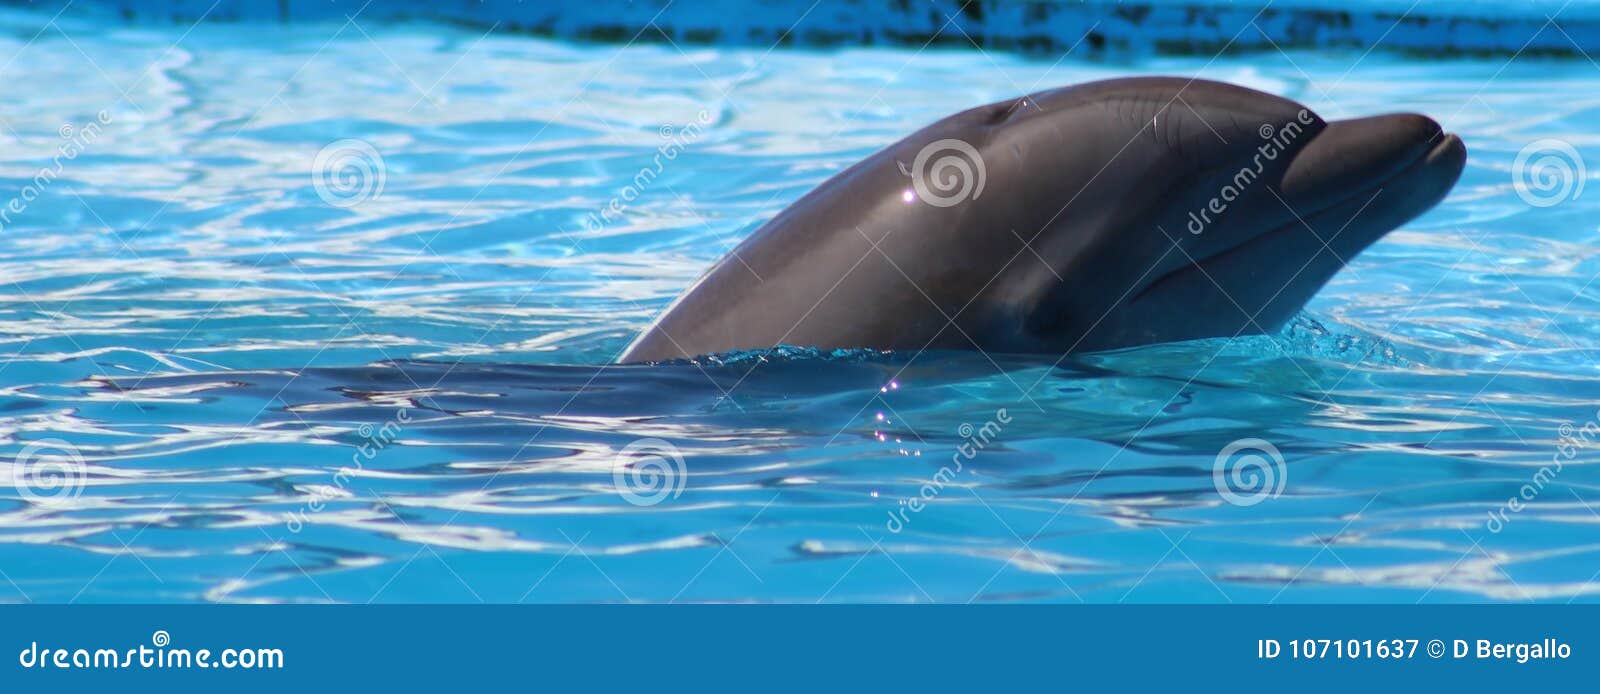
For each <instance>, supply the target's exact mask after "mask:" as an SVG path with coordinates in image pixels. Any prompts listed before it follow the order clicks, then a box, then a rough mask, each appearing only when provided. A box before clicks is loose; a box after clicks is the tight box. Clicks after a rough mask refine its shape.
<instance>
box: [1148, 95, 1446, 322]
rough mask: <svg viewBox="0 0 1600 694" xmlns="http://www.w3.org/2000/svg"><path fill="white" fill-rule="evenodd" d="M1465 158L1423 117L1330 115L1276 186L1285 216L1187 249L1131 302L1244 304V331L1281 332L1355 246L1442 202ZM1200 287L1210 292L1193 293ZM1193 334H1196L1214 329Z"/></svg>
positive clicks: (1357, 249) (1355, 250)
mask: <svg viewBox="0 0 1600 694" xmlns="http://www.w3.org/2000/svg"><path fill="white" fill-rule="evenodd" d="M1466 156H1467V155H1466V145H1465V144H1464V143H1463V142H1462V141H1461V138H1459V137H1457V136H1456V135H1454V134H1452V133H1447V132H1444V130H1443V129H1442V128H1440V126H1439V124H1438V123H1437V122H1435V121H1434V120H1433V119H1431V118H1428V117H1426V116H1422V115H1417V114H1392V115H1384V116H1375V117H1371V118H1359V119H1351V120H1344V121H1333V122H1330V123H1328V124H1327V126H1326V127H1325V128H1323V130H1322V131H1321V132H1319V133H1317V134H1316V135H1315V136H1314V137H1313V138H1312V139H1311V140H1310V141H1308V142H1307V143H1306V144H1305V146H1304V147H1302V148H1301V149H1300V150H1299V151H1298V152H1297V153H1296V154H1295V156H1294V158H1293V159H1292V160H1291V161H1290V162H1289V164H1288V167H1287V169H1286V170H1285V173H1284V174H1283V176H1282V178H1281V179H1280V180H1279V181H1277V182H1274V183H1272V184H1270V185H1271V186H1272V187H1273V190H1272V194H1273V195H1275V196H1277V198H1278V201H1276V203H1281V207H1282V208H1283V209H1282V210H1281V211H1282V214H1283V216H1282V217H1281V218H1277V217H1274V218H1271V219H1269V220H1268V221H1267V224H1266V225H1265V228H1264V229H1262V230H1260V231H1259V232H1257V233H1255V234H1253V235H1250V236H1248V237H1245V238H1243V239H1242V240H1240V241H1239V242H1237V243H1234V244H1232V245H1231V246H1229V247H1226V248H1222V249H1219V250H1217V251H1216V252H1214V253H1212V254H1209V255H1205V256H1201V255H1191V259H1192V262H1188V263H1185V264H1183V265H1182V266H1180V267H1178V268H1176V269H1174V270H1172V271H1171V272H1168V273H1166V274H1165V275H1163V276H1161V277H1160V278H1158V279H1156V280H1154V281H1152V282H1151V283H1150V284H1148V285H1147V286H1146V287H1144V288H1143V290H1142V291H1140V292H1139V293H1138V295H1137V296H1135V297H1134V298H1133V302H1135V303H1137V302H1162V303H1167V302H1177V304H1175V305H1188V304H1193V303H1194V302H1195V301H1197V300H1198V301H1204V302H1208V303H1218V304H1223V307H1222V308H1226V309H1227V310H1228V312H1230V313H1231V312H1232V309H1233V308H1234V307H1236V308H1237V309H1238V311H1239V313H1240V314H1241V316H1242V318H1243V320H1242V321H1240V322H1238V324H1237V327H1238V330H1239V332H1240V333H1252V332H1254V333H1259V332H1267V331H1271V330H1275V329H1276V328H1277V327H1280V326H1282V325H1283V324H1284V323H1286V322H1287V321H1288V320H1289V319H1290V318H1292V317H1293V315H1294V313H1295V312H1297V311H1298V310H1299V308H1300V307H1301V306H1303V305H1304V304H1305V303H1306V302H1307V301H1309V300H1310V298H1311V297H1312V295H1314V294H1315V293H1316V291H1317V290H1319V289H1321V288H1322V285H1323V284H1325V283H1326V282H1327V281H1328V280H1329V279H1331V278H1332V276H1333V275H1334V274H1335V273H1337V272H1338V271H1339V270H1340V269H1341V268H1343V267H1344V265H1345V264H1346V263H1347V262H1349V261H1350V259H1351V258H1353V257H1354V256H1355V255H1356V254H1358V253H1360V252H1361V251H1362V250H1363V249H1365V248H1366V247H1368V246H1370V245H1372V244H1373V243H1375V242H1376V241H1377V240H1378V239H1380V238H1382V237H1383V236H1384V235H1385V234H1387V233H1389V232H1390V231H1393V230H1394V229H1395V228H1397V227H1399V226H1401V225H1402V224H1405V223H1406V222H1409V221H1411V220H1412V219H1414V218H1416V217H1417V216H1419V215H1421V214H1422V213H1423V212H1426V211H1427V210H1428V209H1430V208H1432V207H1433V206H1434V205H1436V204H1438V203H1439V201H1441V200H1443V199H1444V197H1445V195H1446V194H1448V193H1449V192H1450V189H1451V188H1452V187H1453V186H1454V185H1455V183H1456V180H1457V179H1458V178H1459V177H1460V175H1461V171H1462V169H1463V168H1464V167H1465V165H1466ZM1266 200H1267V201H1268V203H1269V204H1276V203H1274V201H1272V200H1271V197H1267V198H1266ZM1196 287H1199V288H1201V289H1202V290H1203V292H1202V293H1204V294H1206V296H1205V297H1204V298H1200V299H1196V298H1195V290H1194V288H1196ZM1213 288H1214V289H1215V290H1216V291H1215V292H1212V291H1211V290H1212V289H1213ZM1230 304H1231V306H1230ZM1230 330H1231V329H1230ZM1195 332H1196V333H1197V334H1195V335H1192V336H1190V337H1206V336H1212V335H1208V334H1199V333H1203V332H1210V331H1209V330H1196V331H1195Z"/></svg>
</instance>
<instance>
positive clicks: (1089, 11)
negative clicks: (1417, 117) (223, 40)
mask: <svg viewBox="0 0 1600 694" xmlns="http://www.w3.org/2000/svg"><path fill="white" fill-rule="evenodd" d="M0 2H4V3H5V4H7V5H12V6H26V7H34V8H39V9H44V10H47V11H60V10H63V9H65V10H66V11H69V12H77V13H103V14H107V15H110V16H113V17H117V18H121V19H124V20H130V21H155V22H182V23H192V22H195V21H199V20H206V21H283V22H297V21H341V20H344V19H346V18H348V17H349V16H351V15H356V14H357V13H359V16H360V17H361V18H362V19H364V20H376V21H402V20H414V19H422V20H432V21H442V22H448V23H452V24H461V25H467V26H473V27H482V28H485V29H494V30H497V31H508V32H523V33H530V34H535V35H541V36H551V37H558V38H567V39H578V40H587V41H620V42H631V41H645V42H666V41H671V42H674V43H685V44H736V45H762V46H771V45H802V46H819V47H829V46H850V45H891V46H911V47H922V46H934V47H939V46H946V47H958V48H971V47H974V46H976V47H981V48H984V49H997V50H1008V51H1024V52H1048V53H1052V54H1060V53H1063V52H1072V53H1080V54H1083V55H1089V56H1092V55H1096V54H1113V55H1115V54H1119V53H1134V54H1137V53H1170V54H1184V53H1217V52H1220V51H1224V50H1228V51H1251V50H1272V49H1274V48H1279V49H1289V48H1313V47H1317V48H1326V47H1350V48H1358V49H1364V48H1365V47H1368V46H1374V45H1381V46H1382V47H1383V48H1384V49H1386V50H1396V51H1405V52H1421V53H1443V54H1449V53H1483V54H1508V55H1510V54H1536V55H1543V54H1548V55H1562V56H1572V57H1578V56H1585V55H1588V54H1592V53H1600V2H1595V1H1593V0H1582V1H1578V0H1573V1H1572V2H1557V1H1555V0H1519V1H1517V2H1489V1H1487V0H1454V1H1449V2H1425V1H1407V0H1351V1H1349V2H1341V3H1331V2H1327V1H1326V0H1320V1H1316V2H1312V1H1309V0H1277V1H1276V2H1263V1H1261V0H1250V1H1245V2H1225V1H1222V2H1219V1H1215V0H1213V1H1205V0H1186V1H1178V0H1143V1H1140V0H1130V1H1122V2H1095V1H1089V2H1086V1H1084V0H1076V1H1074V0H966V1H964V0H823V1H822V2H816V1H815V0H698V1H696V0H676V1H669V0H585V1H584V2H523V1H522V0H445V1H442V2H423V1H418V0H372V1H371V2H364V1H362V0H277V1H276V2H270V1H268V2H263V1H261V0H78V1H77V2H75V3H68V2H67V1H66V0H39V1H25V0H0Z"/></svg>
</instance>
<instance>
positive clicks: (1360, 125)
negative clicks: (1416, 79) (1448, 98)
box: [1282, 113, 1460, 214]
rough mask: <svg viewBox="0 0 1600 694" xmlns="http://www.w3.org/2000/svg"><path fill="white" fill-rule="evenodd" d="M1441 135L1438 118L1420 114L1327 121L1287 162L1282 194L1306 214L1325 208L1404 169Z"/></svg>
mask: <svg viewBox="0 0 1600 694" xmlns="http://www.w3.org/2000/svg"><path fill="white" fill-rule="evenodd" d="M1441 134H1442V130H1441V128H1440V127H1439V123H1438V122H1436V121H1434V120H1433V119H1432V118H1429V117H1427V116H1424V115H1420V114H1416V113H1394V114H1388V115H1382V116H1372V117H1368V118H1352V119H1350V120H1341V121H1332V122H1329V123H1328V125H1327V127H1326V128H1324V129H1323V130H1322V132H1320V133H1318V134H1317V135H1316V137H1315V138H1314V139H1312V140H1311V141H1310V142H1308V143H1306V145H1305V147H1304V148H1302V149H1301V151H1300V152H1299V153H1298V154H1296V156H1295V158H1294V161H1293V162H1291V163H1290V164H1289V169H1288V170H1287V171H1286V172H1285V173H1284V177H1283V184H1282V192H1283V195H1284V197H1285V199H1286V200H1288V201H1289V203H1290V204H1291V205H1292V206H1293V207H1294V208H1296V210H1298V211H1300V212H1301V213H1302V214H1310V213H1312V212H1316V211H1318V210H1321V209H1324V208H1326V207H1328V206H1330V205H1333V204H1335V203H1337V202H1339V201H1341V200H1343V199H1345V198H1347V197H1348V196H1350V195H1351V194H1352V193H1354V192H1357V191H1363V190H1370V189H1374V188H1376V187H1378V186H1380V185H1382V184H1383V183H1384V182H1385V181H1388V180H1390V179H1392V178H1394V177H1395V176H1397V175H1399V174H1400V173H1402V172H1404V171H1406V170H1407V169H1408V168H1410V167H1411V166H1412V165H1413V164H1415V163H1417V162H1418V161H1420V160H1421V159H1422V158H1423V157H1425V156H1426V155H1428V154H1429V152H1431V151H1432V150H1433V149H1434V148H1435V147H1437V146H1439V145H1440V144H1441V141H1440V136H1441ZM1448 137H1450V138H1454V137H1455V136H1453V135H1450V136H1448ZM1455 142H1456V143H1457V145H1459V143H1460V140H1459V139H1457V140H1456V141H1455Z"/></svg>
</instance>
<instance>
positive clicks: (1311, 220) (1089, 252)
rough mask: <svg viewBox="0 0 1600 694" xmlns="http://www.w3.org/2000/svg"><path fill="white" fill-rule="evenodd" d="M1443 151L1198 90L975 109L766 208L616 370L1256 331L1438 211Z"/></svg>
mask: <svg viewBox="0 0 1600 694" xmlns="http://www.w3.org/2000/svg"><path fill="white" fill-rule="evenodd" d="M1465 161H1466V148H1465V147H1464V146H1463V145H1462V143H1461V140H1460V139H1459V138H1457V137H1456V136H1455V135H1451V134H1446V133H1444V132H1442V131H1441V129H1440V127H1439V125H1438V124H1437V123H1435V122H1434V121H1433V120H1431V119H1429V118H1427V117H1426V116H1421V115H1416V114H1393V115H1383V116H1374V117H1370V118H1358V119H1352V120H1342V121H1334V122H1327V121H1324V120H1322V119H1321V118H1320V117H1318V116H1317V115H1316V114H1314V113H1312V112H1311V111H1309V110H1308V109H1306V108H1305V107H1304V106H1301V105H1300V104H1298V103H1295V102H1293V101H1290V100H1288V99H1284V98H1281V97H1277V96H1273V95H1270V94H1265V93H1262V92H1257V91H1254V90H1250V89H1246V88H1243V87H1238V86H1234V85H1229V84H1224V83H1219V82H1207V81H1201V80H1184V79H1174V78H1137V79H1119V80H1109V81H1104V82H1093V83H1088V84H1082V85H1078V86H1073V87H1066V88H1062V89H1056V90H1051V91H1046V92H1041V93H1038V94H1032V95H1029V96H1024V97H1020V98H1018V99H1013V100H1010V101H1003V102H1000V103H995V104H990V105H987V106H981V107H978V108H975V109H972V110H969V111H963V112H961V113H957V114H955V115H953V116H950V117H948V118H945V119H944V120H941V121H939V122H937V123H934V124H933V125H930V126H928V127H926V128H923V129H922V130H920V131H918V132H916V133H915V134H912V135H911V136H910V137H907V138H906V139H904V140H901V141H899V142H897V143H895V144H893V145H890V146H889V147H888V148H886V149H884V150H882V151H880V152H877V153H876V154H873V155H872V156H870V157H868V158H866V159H865V160H862V161H861V162H859V163H857V164H855V165H853V166H851V167H850V168H848V169H845V170H844V171H843V172H841V173H839V174H838V175H836V176H834V177H833V178H831V179H829V180H828V181H827V182H825V183H823V184H822V185H820V186H818V187H817V188H816V189H815V190H813V191H811V192H810V193H808V194H806V195H805V196H804V197H802V198H801V199H800V200H799V201H798V202H796V203H795V204H793V205H791V206H790V207H789V208H788V209H785V210H784V211H783V212H781V213H779V214H778V215H777V216H776V217H774V218H773V219H772V220H771V221H770V222H768V223H767V224H766V225H764V226H763V227H761V228H760V229H759V230H757V231H756V232H755V233H754V234H753V235H751V236H750V237H749V238H747V239H745V241H744V242H743V243H741V244H739V246H738V247H737V248H735V249H734V250H733V251H732V252H730V253H729V254H728V255H727V256H725V257H723V258H722V259H721V260H720V261H718V262H717V263H716V265H714V266H713V267H712V268H711V269H710V270H709V271H707V272H706V274H705V275H704V276H702V277H701V278H700V279H699V281H697V282H696V283H695V284H694V286H693V287H691V288H690V289H689V290H688V291H687V292H686V293H685V294H684V295H683V296H681V297H679V298H678V300H677V301H676V302H674V303H673V304H672V305H671V306H670V307H669V308H668V309H667V310H666V311H665V312H664V313H663V314H662V315H661V316H660V317H659V318H658V319H657V320H656V322H655V323H654V324H653V325H651V326H650V327H649V328H648V329H646V330H645V332H644V333H642V334H641V335H640V336H639V337H638V339H636V340H635V341H634V343H633V344H632V345H630V346H629V347H628V349H627V350H626V351H625V352H624V354H623V356H622V358H621V361H623V362H640V361H661V360H668V359H677V358H686V357H693V356H696V355H701V354H707V353H713V352H726V351H731V350H737V349H764V348H768V347H772V346H775V345H779V344H788V345H799V346H806V347H821V348H857V347H865V348H876V349H890V350H911V351H920V350H924V349H981V350H984V351H986V352H1010V353H1053V354H1063V353H1068V352H1078V351H1093V350H1105V349H1113V348H1118V347H1127V346H1134V345H1141V344H1149V343H1156V342H1169V341H1176V340H1187V339H1194V338H1204V337H1219V336H1220V337H1230V336H1235V335H1240V334H1248V333H1262V332H1268V331H1273V330H1276V329H1277V328H1279V327H1281V326H1282V325H1283V324H1284V323H1285V321H1287V320H1288V319H1289V318H1291V317H1292V316H1293V315H1294V314H1295V312H1296V311H1298V310H1299V309H1300V307H1302V306H1304V305H1305V303H1306V302H1307V301H1308V300H1310V298H1311V297H1312V295H1313V294H1315V293H1316V292H1317V290H1318V289H1320V288H1321V287H1322V285H1323V284H1324V283H1326V282H1327V281H1328V279H1329V278H1330V277H1332V276H1333V275H1334V273H1336V272H1338V271H1339V269H1340V268H1341V267H1343V266H1344V265H1345V263H1347V262H1349V260H1350V259H1351V258H1352V257H1353V256H1355V255H1356V254H1357V253H1359V252H1360V251H1361V250H1362V249H1364V248H1366V247H1367V246H1369V245H1371V244H1372V243H1373V242H1375V241H1377V240H1378V239H1379V238H1380V237H1382V236H1383V235H1384V234H1386V233H1388V232H1389V231H1391V230H1393V229H1394V228H1396V227H1397V226H1399V225H1401V224H1404V223H1405V222H1407V221H1408V220H1410V219H1412V218H1414V217H1416V216H1417V215H1419V214H1421V213H1423V212H1424V211H1426V210H1428V209H1429V208H1431V207H1433V206H1434V205H1435V204H1437V203H1438V202H1439V201H1440V200H1441V199H1442V198H1443V197H1444V196H1445V194H1446V193H1447V192H1449V190H1450V188H1451V186H1453V185H1454V184H1455V182H1456V179H1457V178H1458V177H1459V176H1460V174H1461V169H1462V167H1463V165H1464V164H1465Z"/></svg>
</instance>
